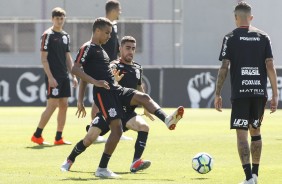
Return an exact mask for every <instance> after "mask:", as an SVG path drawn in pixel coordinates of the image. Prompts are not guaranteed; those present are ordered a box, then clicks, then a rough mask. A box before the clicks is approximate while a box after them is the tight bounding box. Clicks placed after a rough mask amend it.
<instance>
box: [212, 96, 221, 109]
mask: <svg viewBox="0 0 282 184" xmlns="http://www.w3.org/2000/svg"><path fill="white" fill-rule="evenodd" d="M214 107H215V109H216V110H217V111H219V112H222V110H221V108H222V98H221V96H218V95H216V96H215V98H214Z"/></svg>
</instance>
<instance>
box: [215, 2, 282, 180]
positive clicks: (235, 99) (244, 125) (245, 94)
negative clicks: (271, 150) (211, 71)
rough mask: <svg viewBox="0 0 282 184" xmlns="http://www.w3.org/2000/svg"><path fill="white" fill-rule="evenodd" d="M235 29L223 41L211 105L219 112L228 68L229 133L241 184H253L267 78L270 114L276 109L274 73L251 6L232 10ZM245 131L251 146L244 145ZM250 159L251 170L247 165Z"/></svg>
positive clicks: (266, 38)
mask: <svg viewBox="0 0 282 184" xmlns="http://www.w3.org/2000/svg"><path fill="white" fill-rule="evenodd" d="M234 13H235V22H236V26H237V28H236V29H234V30H233V31H232V32H231V33H229V34H227V35H226V36H225V37H224V40H223V44H222V49H221V53H220V56H219V60H220V61H222V65H221V68H220V69H219V72H218V78H217V85H216V94H215V95H216V96H215V101H214V105H215V108H216V110H218V111H221V107H222V98H221V89H222V86H223V83H224V81H225V78H226V75H227V73H228V66H229V64H230V78H231V89H232V90H231V102H232V112H231V122H230V123H231V126H230V127H231V129H236V134H237V148H238V153H239V156H240V159H241V163H242V166H243V169H244V172H245V175H246V180H245V181H243V182H242V183H241V184H257V183H258V169H259V163H260V157H261V149H262V140H261V133H260V126H261V122H262V119H263V114H264V108H265V104H266V101H267V91H266V87H267V76H268V77H269V81H270V84H271V87H272V99H271V101H270V110H271V113H273V112H275V111H276V109H277V105H278V90H277V76H276V69H275V67H274V63H273V56H272V49H271V43H270V38H269V36H268V35H267V34H266V33H265V32H263V31H261V30H259V29H257V28H255V27H253V26H251V21H252V19H253V16H252V13H251V6H250V5H249V4H247V3H246V2H240V3H239V4H238V5H237V6H236V7H235V10H234ZM248 130H249V132H250V135H251V144H250V146H249V143H248ZM250 154H251V156H252V168H251V164H250Z"/></svg>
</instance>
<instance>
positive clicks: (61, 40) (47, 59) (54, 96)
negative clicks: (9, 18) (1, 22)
mask: <svg viewBox="0 0 282 184" xmlns="http://www.w3.org/2000/svg"><path fill="white" fill-rule="evenodd" d="M65 16H66V12H65V11H64V10H63V9H62V8H59V7H57V8H54V9H53V11H52V22H53V26H52V27H51V28H49V29H47V30H46V31H45V32H44V34H43V35H42V38H41V62H42V65H43V68H44V71H45V83H46V88H47V106H46V109H45V111H44V112H43V113H42V115H41V119H40V121H39V124H38V127H37V129H36V131H35V133H34V134H33V136H32V138H31V141H32V142H34V143H37V144H46V142H44V139H43V137H42V136H41V134H42V131H43V129H44V127H45V126H46V124H47V123H48V121H49V119H50V118H51V116H52V114H53V113H54V111H55V110H56V108H57V107H58V108H59V111H58V118H57V121H58V126H57V132H56V137H55V141H54V144H56V145H61V144H70V142H68V141H65V140H64V139H63V138H62V132H63V129H64V126H65V122H66V113H67V108H68V97H70V95H71V91H70V79H69V71H71V68H72V65H73V62H72V58H71V54H70V37H69V35H68V34H67V33H66V32H65V31H64V30H63V25H64V22H65ZM73 86H74V87H76V86H77V80H76V77H75V76H74V75H73Z"/></svg>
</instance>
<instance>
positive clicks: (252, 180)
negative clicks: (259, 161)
mask: <svg viewBox="0 0 282 184" xmlns="http://www.w3.org/2000/svg"><path fill="white" fill-rule="evenodd" d="M239 184H255V181H254V179H253V178H251V179H249V180H248V181H247V180H245V181H243V182H241V183H239Z"/></svg>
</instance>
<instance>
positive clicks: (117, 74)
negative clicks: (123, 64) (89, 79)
mask: <svg viewBox="0 0 282 184" xmlns="http://www.w3.org/2000/svg"><path fill="white" fill-rule="evenodd" d="M112 73H113V75H114V77H115V81H117V82H119V81H120V80H121V79H122V78H123V76H124V74H121V75H119V73H120V70H117V69H113V70H112Z"/></svg>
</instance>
